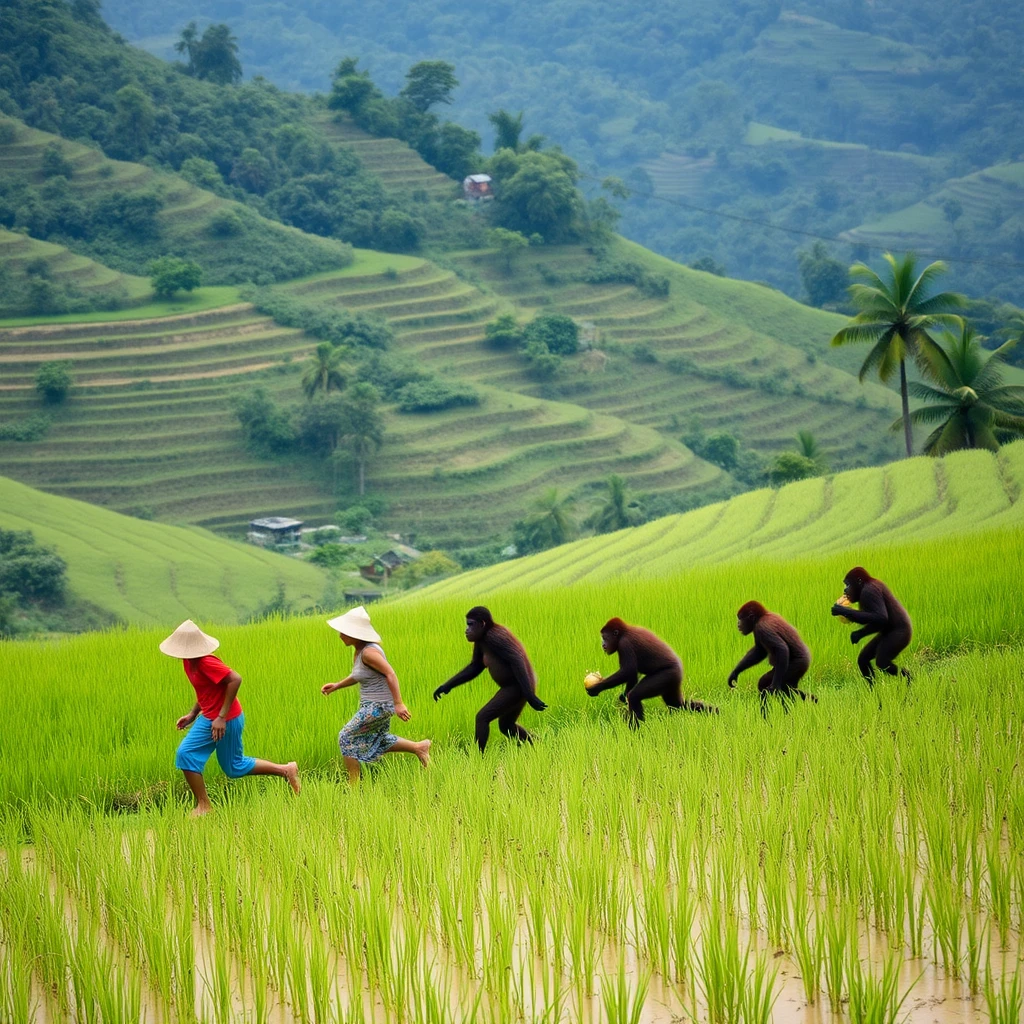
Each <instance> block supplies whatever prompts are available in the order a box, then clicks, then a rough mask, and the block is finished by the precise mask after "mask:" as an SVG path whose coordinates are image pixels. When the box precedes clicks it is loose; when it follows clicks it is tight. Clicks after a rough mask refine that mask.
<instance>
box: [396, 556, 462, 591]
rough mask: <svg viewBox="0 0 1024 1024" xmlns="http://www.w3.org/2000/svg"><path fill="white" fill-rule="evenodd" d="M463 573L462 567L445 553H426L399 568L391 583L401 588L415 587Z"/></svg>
mask: <svg viewBox="0 0 1024 1024" xmlns="http://www.w3.org/2000/svg"><path fill="white" fill-rule="evenodd" d="M461 571H462V566H461V565H459V563H458V562H456V561H455V560H454V559H453V558H449V557H448V555H446V554H445V553H444V552H443V551H425V552H424V553H423V554H422V556H421V557H419V558H417V559H416V560H415V561H414V562H408V563H407V564H406V565H402V566H399V568H397V569H396V570H395V571H394V572H393V573H392V574H391V581H392V582H393V583H394V584H395V585H396V586H399V587H414V586H416V585H417V584H419V583H424V582H426V581H427V580H440V579H444V578H445V577H446V576H454V575H455V574H456V573H457V572H461Z"/></svg>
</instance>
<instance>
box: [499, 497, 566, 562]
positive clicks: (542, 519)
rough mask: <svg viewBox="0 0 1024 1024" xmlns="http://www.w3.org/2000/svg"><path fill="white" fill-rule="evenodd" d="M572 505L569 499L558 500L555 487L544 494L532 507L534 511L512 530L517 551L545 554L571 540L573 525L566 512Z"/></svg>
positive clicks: (559, 498) (561, 498)
mask: <svg viewBox="0 0 1024 1024" xmlns="http://www.w3.org/2000/svg"><path fill="white" fill-rule="evenodd" d="M574 503H575V501H574V499H573V498H572V497H571V496H568V497H564V498H563V497H560V496H559V493H558V489H557V488H555V487H552V488H550V489H549V490H547V491H545V492H544V493H543V494H542V495H541V496H540V497H539V498H537V500H536V501H535V502H534V503H533V511H532V512H531V513H530V514H529V515H528V516H527V517H526V518H525V519H521V520H519V522H517V523H516V524H515V525H514V526H513V534H514V536H515V544H516V547H517V548H518V549H519V550H520V551H522V552H529V551H544V550H545V549H546V548H553V547H555V546H556V545H558V544H564V543H565V542H566V541H569V540H571V539H572V538H573V536H575V533H576V524H575V523H574V522H573V520H572V519H571V517H570V516H569V509H570V508H571V507H572V506H573V504H574Z"/></svg>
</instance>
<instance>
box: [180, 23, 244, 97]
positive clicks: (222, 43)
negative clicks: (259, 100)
mask: <svg viewBox="0 0 1024 1024" xmlns="http://www.w3.org/2000/svg"><path fill="white" fill-rule="evenodd" d="M182 36H183V37H184V33H182ZM190 59H191V61H192V72H191V73H192V74H193V75H195V77H196V78H204V79H206V80H207V81H210V82H216V83H217V84H218V85H232V84H234V83H235V82H240V81H241V79H242V65H241V63H239V60H238V40H237V39H235V37H234V36H233V35H232V34H231V29H230V28H228V26H227V25H223V24H222V25H210V26H209V27H208V28H207V29H206V31H205V32H204V33H203V38H202V39H200V40H199V42H198V43H194V44H193V50H192V52H191V53H190Z"/></svg>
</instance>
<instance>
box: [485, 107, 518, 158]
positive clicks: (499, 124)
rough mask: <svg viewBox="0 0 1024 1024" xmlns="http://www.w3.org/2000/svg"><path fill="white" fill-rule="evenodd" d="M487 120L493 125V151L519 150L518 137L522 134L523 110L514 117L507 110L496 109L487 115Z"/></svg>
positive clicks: (516, 151) (515, 151)
mask: <svg viewBox="0 0 1024 1024" xmlns="http://www.w3.org/2000/svg"><path fill="white" fill-rule="evenodd" d="M487 120H488V121H490V122H491V124H492V126H493V127H494V151H495V153H497V151H498V150H499V149H511V150H512V151H513V152H514V153H518V152H519V146H520V139H521V138H522V134H523V112H522V111H521V110H520V111H519V113H518V114H516V115H515V116H514V117H513V116H512V114H510V113H509V112H508V111H507V110H496V111H495V112H494V113H493V114H488V115H487Z"/></svg>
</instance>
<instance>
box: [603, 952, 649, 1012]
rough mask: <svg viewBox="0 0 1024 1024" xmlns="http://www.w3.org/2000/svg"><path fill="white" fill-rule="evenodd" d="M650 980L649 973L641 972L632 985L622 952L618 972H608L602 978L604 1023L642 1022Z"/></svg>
mask: <svg viewBox="0 0 1024 1024" xmlns="http://www.w3.org/2000/svg"><path fill="white" fill-rule="evenodd" d="M650 981H651V979H650V975H649V974H641V975H640V976H639V977H638V978H637V979H636V980H635V982H634V983H633V984H632V985H631V984H630V982H629V979H628V978H627V977H626V961H625V958H624V957H623V956H622V955H621V954H620V956H619V970H618V974H617V975H611V976H609V975H607V974H606V975H605V976H604V977H603V978H602V979H601V1005H602V1007H603V1008H604V1018H603V1024H640V1021H641V1019H642V1017H643V1012H644V1000H645V999H646V998H647V989H648V986H649V985H650Z"/></svg>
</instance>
